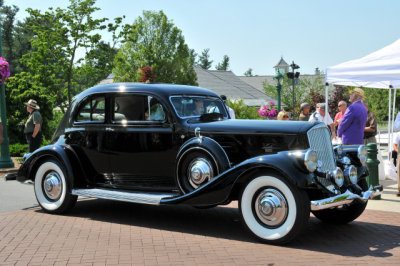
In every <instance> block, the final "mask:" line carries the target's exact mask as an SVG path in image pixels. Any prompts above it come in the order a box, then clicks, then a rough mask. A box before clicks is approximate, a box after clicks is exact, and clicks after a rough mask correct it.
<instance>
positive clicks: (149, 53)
mask: <svg viewBox="0 0 400 266" xmlns="http://www.w3.org/2000/svg"><path fill="white" fill-rule="evenodd" d="M124 37H125V38H124V39H123V42H124V44H123V45H122V46H121V48H120V49H119V51H118V53H117V55H116V57H115V62H114V69H113V73H114V74H115V77H114V80H115V81H139V80H140V77H141V71H140V70H141V69H142V68H143V67H145V66H151V67H152V68H153V72H154V73H155V74H156V78H155V81H156V82H164V83H178V84H189V85H197V76H196V72H195V71H194V68H193V60H192V58H191V56H190V52H189V48H188V46H187V45H186V43H185V39H184V37H183V34H182V31H181V30H180V29H178V28H177V27H176V26H174V24H173V23H172V21H170V20H168V18H167V16H166V15H165V14H164V13H163V12H162V11H159V12H153V11H143V15H142V16H141V17H139V18H137V19H136V20H135V21H134V23H133V24H132V25H131V26H130V27H129V29H127V30H126V33H125V36H124Z"/></svg>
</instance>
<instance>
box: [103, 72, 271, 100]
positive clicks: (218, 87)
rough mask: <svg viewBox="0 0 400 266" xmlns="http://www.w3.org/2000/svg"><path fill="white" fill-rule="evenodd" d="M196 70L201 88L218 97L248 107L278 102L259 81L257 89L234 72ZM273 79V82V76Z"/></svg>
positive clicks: (105, 81)
mask: <svg viewBox="0 0 400 266" xmlns="http://www.w3.org/2000/svg"><path fill="white" fill-rule="evenodd" d="M194 70H195V71H196V74H197V82H198V83H199V87H203V88H206V89H210V90H212V91H214V92H215V93H217V94H218V95H225V96H226V97H228V98H229V99H231V100H240V99H242V100H243V102H244V103H245V104H246V105H248V106H261V105H264V104H267V103H269V102H270V101H276V100H275V99H274V98H272V97H270V96H268V95H266V94H265V93H264V89H263V86H262V82H260V83H259V84H258V82H257V81H255V82H253V83H254V84H256V85H257V87H255V86H252V84H253V83H251V84H249V83H247V81H245V80H242V79H241V78H242V77H240V78H239V77H238V76H236V75H235V74H234V73H233V72H232V71H221V70H205V69H203V68H201V67H199V66H195V67H194ZM267 77H268V76H267ZM113 78H114V75H113V74H110V75H109V76H108V77H107V78H106V79H104V80H102V81H101V82H100V83H99V85H100V84H109V83H113ZM251 78H254V77H251ZM271 79H272V82H273V77H272V76H271ZM271 84H273V83H271Z"/></svg>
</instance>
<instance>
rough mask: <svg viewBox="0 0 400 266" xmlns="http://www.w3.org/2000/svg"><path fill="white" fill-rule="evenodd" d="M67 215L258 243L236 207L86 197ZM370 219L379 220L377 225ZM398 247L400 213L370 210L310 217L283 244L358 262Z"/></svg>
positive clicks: (384, 255)
mask: <svg viewBox="0 0 400 266" xmlns="http://www.w3.org/2000/svg"><path fill="white" fill-rule="evenodd" d="M37 211H38V212H42V211H41V210H40V209H38V210H37ZM377 214H378V215H377ZM385 216H387V218H386V217H385ZM66 217H74V218H77V217H78V218H79V217H81V218H87V219H91V220H95V221H101V222H109V223H114V224H123V225H129V226H136V227H143V228H149V229H158V230H165V231H172V232H181V233H186V234H194V235H200V236H206V237H215V238H222V239H230V240H235V241H243V242H251V243H259V241H258V240H257V239H255V238H254V237H253V236H252V235H251V234H250V233H249V232H248V231H247V230H246V228H245V225H244V224H243V223H242V222H241V218H240V214H239V210H238V209H237V208H232V207H215V208H210V209H197V208H194V207H190V206H154V205H141V204H134V203H127V202H119V201H109V200H101V199H87V200H80V201H78V203H77V204H76V206H75V207H74V208H73V209H72V210H71V211H70V213H68V214H67V215H66ZM376 217H378V219H376ZM371 219H373V220H374V221H375V220H378V221H377V222H376V223H374V222H371ZM388 223H395V224H397V225H390V224H388ZM399 247H400V213H393V212H380V211H372V210H367V211H365V212H364V214H363V215H361V217H360V218H359V219H358V220H356V221H354V222H352V223H349V224H345V225H339V224H327V223H323V222H321V221H319V220H318V219H317V218H315V217H314V216H312V215H311V217H310V220H309V224H308V226H307V227H306V228H305V230H304V231H303V232H301V233H300V234H299V235H298V236H297V238H296V239H294V240H293V241H292V242H290V243H288V244H285V248H291V249H298V250H305V251H315V252H321V253H327V254H335V255H341V256H345V257H356V258H357V257H364V256H373V257H391V256H393V254H392V253H391V251H392V250H393V249H396V248H399ZM395 253H396V256H398V254H399V253H400V251H399V250H398V249H397V250H395Z"/></svg>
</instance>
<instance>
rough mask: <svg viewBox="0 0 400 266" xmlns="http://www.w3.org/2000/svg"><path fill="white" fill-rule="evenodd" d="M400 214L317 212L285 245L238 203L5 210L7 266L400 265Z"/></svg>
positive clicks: (1, 233) (2, 227)
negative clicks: (329, 218) (257, 229)
mask: <svg viewBox="0 0 400 266" xmlns="http://www.w3.org/2000/svg"><path fill="white" fill-rule="evenodd" d="M399 263H400V213H398V212H387V211H376V210H366V211H365V212H364V214H363V215H361V217H360V218H359V219H357V220H356V221H355V222H353V223H351V224H348V225H330V224H325V223H321V222H319V221H318V220H317V219H316V218H314V217H313V216H312V217H311V218H310V223H309V225H308V227H307V228H306V230H304V232H303V233H301V235H300V236H299V237H298V238H297V239H295V240H294V241H293V242H292V243H290V244H287V245H285V246H273V245H267V244H262V243H260V242H258V241H257V240H256V239H254V238H253V237H251V235H250V234H249V233H248V232H247V231H246V230H245V227H244V226H243V225H242V223H241V221H240V215H239V212H238V210H237V208H236V202H234V203H231V204H230V205H228V206H227V207H216V208H212V209H195V208H192V207H186V206H174V207H172V206H149V205H137V204H129V203H124V202H114V201H105V200H96V199H95V200H92V199H85V200H80V201H78V203H77V205H76V207H75V208H74V209H73V210H72V211H71V212H70V213H69V214H68V215H50V214H46V213H44V212H42V211H41V209H40V208H38V207H33V208H28V209H25V210H18V211H11V212H4V213H0V265H26V264H29V265H66V264H84V265H105V264H107V265H117V264H118V265H123V264H126V265H132V264H137V265H155V264H161V265H171V264H174V265H205V264H218V265H245V264H247V265H249V264H250V265H288V264H289V265H290V264H295V265H298V264H300V265H321V264H341V265H355V264H363V265H364V264H367V265H377V264H384V265H390V264H393V265H399Z"/></svg>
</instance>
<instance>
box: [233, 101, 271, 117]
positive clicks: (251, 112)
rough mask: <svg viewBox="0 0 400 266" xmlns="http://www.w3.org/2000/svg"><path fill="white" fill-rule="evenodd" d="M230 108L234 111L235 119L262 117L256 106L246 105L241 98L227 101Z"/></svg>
mask: <svg viewBox="0 0 400 266" xmlns="http://www.w3.org/2000/svg"><path fill="white" fill-rule="evenodd" d="M228 105H229V107H230V108H232V109H233V110H234V111H235V117H236V119H264V117H262V116H260V115H259V114H258V108H257V107H252V106H247V105H246V104H244V102H243V100H239V101H230V100H229V102H228Z"/></svg>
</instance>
